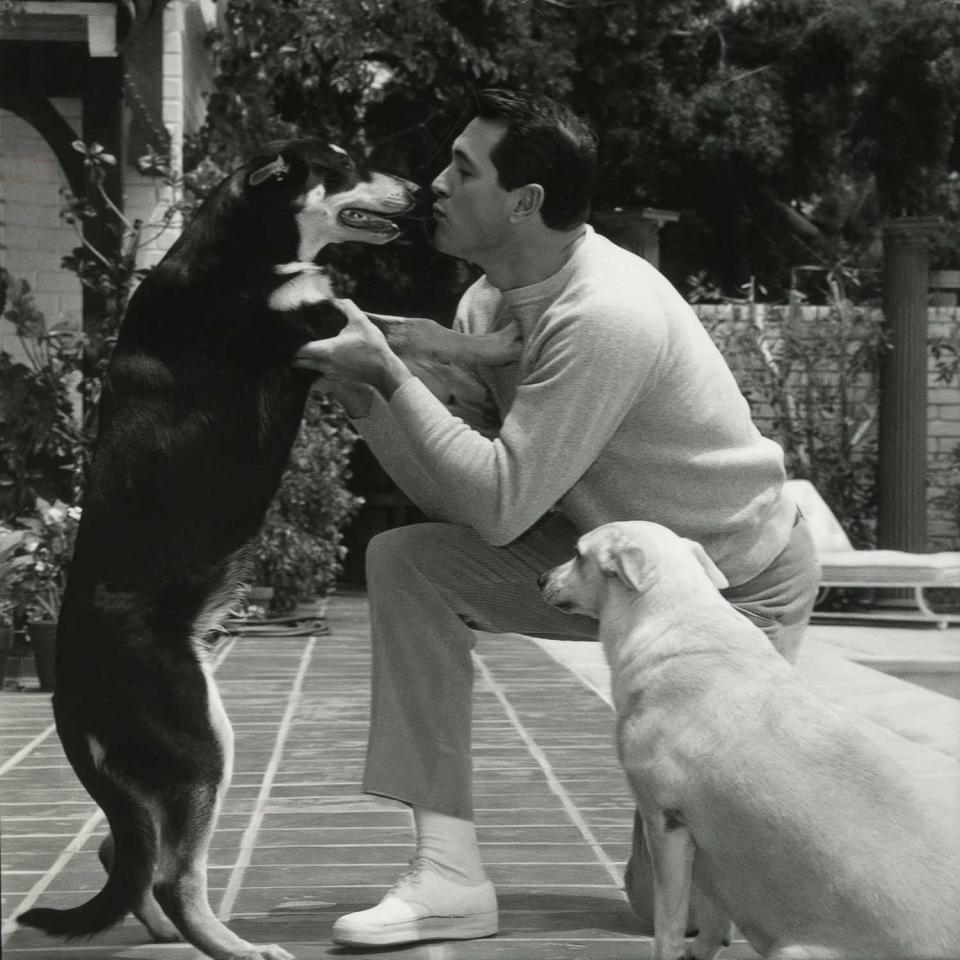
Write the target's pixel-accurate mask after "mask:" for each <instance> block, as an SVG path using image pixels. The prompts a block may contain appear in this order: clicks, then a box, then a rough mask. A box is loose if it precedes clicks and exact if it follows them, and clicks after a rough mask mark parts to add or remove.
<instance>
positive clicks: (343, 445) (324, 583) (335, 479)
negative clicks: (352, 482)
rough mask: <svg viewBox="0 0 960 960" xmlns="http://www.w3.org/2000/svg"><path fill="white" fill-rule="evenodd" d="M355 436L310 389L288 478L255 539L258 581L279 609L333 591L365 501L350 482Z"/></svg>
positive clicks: (330, 405) (334, 408) (275, 609)
mask: <svg viewBox="0 0 960 960" xmlns="http://www.w3.org/2000/svg"><path fill="white" fill-rule="evenodd" d="M355 442H356V434H355V433H353V431H352V430H351V428H350V426H349V424H348V423H347V420H346V418H345V417H344V415H343V414H342V413H341V412H340V411H339V408H338V407H337V406H335V405H334V404H333V403H331V402H330V401H329V400H327V399H326V398H325V397H323V396H321V395H320V394H313V395H311V397H310V399H309V401H308V403H307V409H306V412H305V414H304V418H303V423H302V425H301V427H300V432H299V434H298V436H297V441H296V443H295V444H294V448H293V453H292V455H291V458H290V464H289V466H288V467H287V471H286V473H285V474H284V478H283V482H282V483H281V485H280V489H279V491H278V493H277V496H276V497H275V498H274V501H273V503H272V504H271V506H270V510H269V511H268V512H267V516H266V519H265V521H264V524H263V528H262V529H261V531H260V533H259V535H258V536H257V538H256V540H255V541H254V580H255V582H256V583H258V584H261V585H263V586H269V587H273V590H274V596H273V607H272V610H273V612H274V613H287V612H289V611H290V610H292V609H293V608H294V606H296V604H297V602H298V601H304V600H311V599H313V598H315V597H322V596H325V595H326V594H328V593H329V592H330V591H331V590H332V589H333V586H334V583H335V581H336V578H337V576H338V575H339V574H340V572H341V570H342V567H343V558H344V557H345V555H346V548H345V547H344V546H343V533H342V529H343V527H344V525H345V524H346V523H347V521H348V520H349V519H350V518H351V517H352V516H353V515H354V514H355V513H356V512H357V510H358V509H359V507H360V505H361V503H362V502H363V501H362V499H361V498H360V497H357V496H355V495H354V494H352V493H350V491H349V490H348V489H347V487H346V482H347V480H348V478H349V473H348V469H347V468H348V460H349V457H350V451H351V450H352V449H353V446H354V443H355Z"/></svg>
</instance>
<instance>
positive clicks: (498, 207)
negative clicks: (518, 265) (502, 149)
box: [433, 117, 513, 266]
mask: <svg viewBox="0 0 960 960" xmlns="http://www.w3.org/2000/svg"><path fill="white" fill-rule="evenodd" d="M505 131H506V127H505V126H504V125H503V124H502V123H498V122H496V121H492V120H482V119H480V118H479V117H478V118H477V119H475V120H471V121H470V123H469V124H467V127H466V129H465V130H464V131H463V133H462V134H460V136H459V137H458V138H457V139H456V140H455V141H454V144H453V150H452V156H451V160H450V163H449V164H448V166H447V168H446V169H445V170H444V171H443V172H442V173H441V174H440V175H439V176H438V177H437V178H436V180H434V181H433V192H434V195H435V197H436V202H435V203H434V207H433V209H434V214H435V215H436V221H437V229H436V233H435V234H434V240H433V242H434V245H435V246H436V248H437V249H438V250H439V251H441V253H447V254H449V255H450V256H453V257H460V258H462V259H464V260H469V261H470V262H472V263H477V264H479V265H481V266H483V265H484V263H485V262H486V261H487V260H488V259H489V256H490V254H491V253H492V254H494V255H496V251H497V250H502V248H503V241H504V239H505V238H506V236H507V233H508V231H509V227H510V210H511V202H512V199H513V194H512V192H511V191H509V190H504V189H503V187H501V186H499V184H498V183H497V169H496V167H495V166H494V165H493V161H492V160H491V159H490V151H491V150H493V148H494V147H495V146H496V145H497V144H498V143H499V142H500V139H501V137H503V135H504V132H505Z"/></svg>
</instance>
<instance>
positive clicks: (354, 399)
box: [313, 377, 376, 420]
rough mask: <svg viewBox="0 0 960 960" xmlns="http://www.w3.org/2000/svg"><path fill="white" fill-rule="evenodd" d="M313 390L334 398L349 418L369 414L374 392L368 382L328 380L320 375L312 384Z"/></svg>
mask: <svg viewBox="0 0 960 960" xmlns="http://www.w3.org/2000/svg"><path fill="white" fill-rule="evenodd" d="M313 391H314V392H316V393H322V394H324V395H325V396H328V397H330V398H331V399H333V400H336V401H337V403H339V404H340V406H341V407H343V410H344V413H346V415H347V416H348V417H349V418H350V419H351V420H360V419H361V418H363V417H366V416H368V415H369V414H370V408H371V407H372V406H373V396H374V393H375V392H376V391H375V390H374V389H373V387H371V386H370V384H369V383H360V381H359V380H354V381H352V382H351V381H348V380H328V379H327V378H326V377H320V378H319V379H317V380H316V382H315V383H314V385H313Z"/></svg>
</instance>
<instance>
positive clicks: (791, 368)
mask: <svg viewBox="0 0 960 960" xmlns="http://www.w3.org/2000/svg"><path fill="white" fill-rule="evenodd" d="M752 293H753V290H752V288H751V291H750V296H748V297H747V298H746V299H745V300H742V301H739V302H735V303H734V305H733V307H732V308H730V309H727V310H725V311H723V312H722V313H720V314H719V315H717V312H716V311H711V310H710V309H705V310H704V309H701V320H702V321H703V323H704V325H705V327H706V328H707V330H708V331H709V332H710V334H711V336H712V337H713V339H714V341H715V342H716V343H717V345H718V346H719V348H720V350H721V351H722V352H723V354H724V356H725V358H726V360H727V362H728V364H729V365H730V367H731V369H732V370H733V372H734V374H735V376H736V377H737V379H738V381H739V383H740V387H741V390H742V391H743V393H744V395H745V396H746V398H747V400H748V402H749V403H750V405H751V409H752V411H753V415H754V418H755V419H756V420H757V421H759V422H760V423H761V425H762V426H763V427H764V432H765V433H767V434H768V435H770V436H772V437H773V439H775V440H777V442H778V443H779V444H780V445H781V447H782V448H783V451H784V458H785V461H786V468H787V473H788V474H789V475H790V476H792V477H803V478H806V479H809V480H810V481H811V482H812V483H813V484H814V485H815V486H816V487H817V489H818V490H819V491H820V492H821V494H822V495H823V497H824V499H825V500H826V501H827V503H828V504H829V505H830V507H831V508H832V509H833V511H834V513H835V514H836V515H837V518H838V519H839V520H840V522H841V523H842V524H843V526H844V528H845V529H846V531H847V533H848V534H849V536H850V538H851V540H852V541H853V542H854V544H855V545H857V546H867V545H870V544H872V543H873V541H874V538H875V518H876V508H877V478H876V467H877V453H876V450H877V432H876V419H877V370H878V366H879V361H880V357H881V355H882V351H883V350H884V349H885V346H886V342H887V341H886V336H885V333H884V328H883V323H882V316H881V314H880V313H879V311H877V310H875V309H871V308H869V307H861V306H855V305H853V304H851V303H850V302H849V300H847V299H845V298H844V297H843V296H841V295H840V294H839V292H836V293H835V295H834V296H833V297H832V298H831V301H830V303H829V304H828V305H827V306H825V307H820V308H816V310H817V313H816V317H815V319H812V318H811V313H810V312H809V311H810V310H811V309H812V308H807V309H803V308H802V305H801V304H800V303H799V302H793V303H790V304H787V305H781V306H769V305H764V306H762V305H760V304H758V303H756V302H755V300H754V299H753V296H752ZM728 302H729V301H728ZM711 314H713V315H711Z"/></svg>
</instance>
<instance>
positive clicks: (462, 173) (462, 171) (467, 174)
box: [457, 167, 473, 177]
mask: <svg viewBox="0 0 960 960" xmlns="http://www.w3.org/2000/svg"><path fill="white" fill-rule="evenodd" d="M457 173H459V174H460V176H461V177H472V176H473V173H472V172H471V171H470V170H465V169H464V168H463V167H457Z"/></svg>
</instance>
